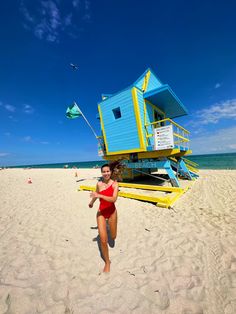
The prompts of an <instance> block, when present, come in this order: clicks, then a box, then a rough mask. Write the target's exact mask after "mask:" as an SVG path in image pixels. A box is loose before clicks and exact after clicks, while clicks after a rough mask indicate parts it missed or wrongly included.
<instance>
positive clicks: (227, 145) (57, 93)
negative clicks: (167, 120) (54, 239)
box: [0, 0, 236, 166]
mask: <svg viewBox="0 0 236 314" xmlns="http://www.w3.org/2000/svg"><path fill="white" fill-rule="evenodd" d="M235 12H236V3H235V1H227V0H226V1H217V0H216V1H213V0H212V1H209V0H206V1H188V2H187V1H183V0H182V1H177V0H176V1H173V0H170V1H159V0H146V1H141V0H136V1H134V0H119V1H118V0H117V1H116V0H113V1H111V0H96V1H95V0H94V1H91V0H71V1H70V0H67V1H65V0H64V1H63V0H34V1H31V0H22V1H14V0H12V1H1V3H0V17H1V18H0V42H1V49H0V166H1V165H22V164H36V163H54V162H69V161H87V160H98V159H99V157H98V156H97V142H96V139H95V138H94V136H93V134H92V132H91V131H90V129H89V128H88V127H87V125H86V123H85V121H84V120H83V119H82V118H81V119H75V120H68V119H66V117H65V111H66V108H67V106H68V105H70V104H71V103H72V102H73V101H74V100H76V101H77V102H78V104H79V106H80V107H81V109H82V111H83V112H84V114H85V115H86V117H87V119H88V120H89V121H90V122H91V124H92V125H93V126H94V128H95V130H96V131H97V133H99V130H100V125H99V121H98V120H97V119H96V114H97V103H98V102H99V101H100V99H101V94H102V93H114V92H117V91H119V90H121V89H123V88H125V87H126V86H128V85H129V84H131V83H132V82H134V81H135V80H136V79H137V78H138V77H139V76H140V75H141V74H142V73H143V72H144V71H145V70H146V69H147V68H148V67H151V68H152V69H153V70H154V71H155V72H156V74H157V75H158V77H159V78H160V79H161V81H162V82H163V83H167V84H169V85H170V86H171V88H172V89H173V90H174V92H175V93H176V95H177V96H178V97H179V98H180V99H181V101H182V102H183V104H184V105H185V106H186V107H187V109H188V111H189V115H188V116H185V117H182V118H179V119H177V120H176V122H178V123H180V124H181V125H183V126H184V127H186V128H187V129H188V130H189V131H191V148H192V150H193V153H194V154H204V153H223V152H235V151H236V57H235V56H236V32H235V29H236V19H235ZM71 62H72V63H75V64H77V65H78V66H79V69H78V70H77V71H73V70H72V69H71V68H70V66H69V64H70V63H71Z"/></svg>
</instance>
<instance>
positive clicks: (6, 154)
mask: <svg viewBox="0 0 236 314" xmlns="http://www.w3.org/2000/svg"><path fill="white" fill-rule="evenodd" d="M8 155H10V154H9V153H1V152H0V157H5V156H8Z"/></svg>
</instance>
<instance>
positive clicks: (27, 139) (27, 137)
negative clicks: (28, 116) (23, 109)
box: [22, 135, 32, 142]
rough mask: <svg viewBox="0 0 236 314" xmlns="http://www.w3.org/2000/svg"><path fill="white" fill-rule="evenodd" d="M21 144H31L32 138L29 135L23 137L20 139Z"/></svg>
mask: <svg viewBox="0 0 236 314" xmlns="http://www.w3.org/2000/svg"><path fill="white" fill-rule="evenodd" d="M22 141H23V142H32V137H31V136H30V135H27V136H24V137H23V138H22Z"/></svg>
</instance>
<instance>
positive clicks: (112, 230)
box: [108, 210, 117, 240]
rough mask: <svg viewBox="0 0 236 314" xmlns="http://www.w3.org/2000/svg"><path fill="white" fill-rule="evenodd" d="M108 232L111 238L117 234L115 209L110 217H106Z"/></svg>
mask: <svg viewBox="0 0 236 314" xmlns="http://www.w3.org/2000/svg"><path fill="white" fill-rule="evenodd" d="M108 223H109V227H110V234H111V238H112V240H115V238H116V235H117V211H116V210H115V211H114V213H113V214H112V215H111V217H110V218H109V219H108Z"/></svg>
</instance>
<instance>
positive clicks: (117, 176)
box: [101, 159, 125, 181]
mask: <svg viewBox="0 0 236 314" xmlns="http://www.w3.org/2000/svg"><path fill="white" fill-rule="evenodd" d="M121 161H122V159H121V160H114V161H111V162H109V164H104V165H102V166H101V171H102V169H103V168H105V167H108V168H110V170H111V178H112V180H117V181H122V173H123V171H124V169H125V165H124V164H122V163H121Z"/></svg>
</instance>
